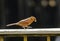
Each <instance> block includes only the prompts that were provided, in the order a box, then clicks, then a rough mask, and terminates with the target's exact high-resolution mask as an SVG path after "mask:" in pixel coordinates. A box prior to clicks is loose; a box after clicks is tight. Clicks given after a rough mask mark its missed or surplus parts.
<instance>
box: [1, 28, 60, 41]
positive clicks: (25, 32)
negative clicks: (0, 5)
mask: <svg viewBox="0 0 60 41" xmlns="http://www.w3.org/2000/svg"><path fill="white" fill-rule="evenodd" d="M56 34H59V35H60V28H49V29H48V28H47V29H0V35H2V36H1V37H0V41H4V39H3V37H4V36H6V37H7V36H8V37H9V36H10V37H14V36H16V37H19V36H20V37H24V41H27V37H28V36H32V37H40V36H43V37H45V36H46V37H47V41H51V40H50V36H51V35H52V36H56Z"/></svg>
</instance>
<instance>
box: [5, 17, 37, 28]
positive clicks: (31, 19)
mask: <svg viewBox="0 0 60 41" xmlns="http://www.w3.org/2000/svg"><path fill="white" fill-rule="evenodd" d="M36 21H37V19H36V17H34V16H30V17H28V18H26V19H23V20H20V21H18V22H16V23H12V24H8V25H6V26H12V25H18V26H21V27H22V28H24V29H25V28H29V27H30V25H31V24H32V23H33V22H36Z"/></svg>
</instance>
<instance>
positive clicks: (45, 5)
mask: <svg viewBox="0 0 60 41" xmlns="http://www.w3.org/2000/svg"><path fill="white" fill-rule="evenodd" d="M30 16H35V17H36V18H37V22H36V23H33V24H31V26H32V29H34V28H59V27H60V0H0V29H22V28H21V27H18V26H10V27H6V25H7V24H10V23H15V22H17V21H20V20H22V19H24V18H27V17H30ZM30 38H31V39H30ZM29 39H30V40H29ZM19 40H21V41H23V37H21V38H20V37H17V38H16V37H6V38H5V41H19ZM33 40H34V41H37V40H38V41H40V40H41V41H46V37H37V38H36V37H35V38H34V37H28V41H33ZM51 41H55V37H51Z"/></svg>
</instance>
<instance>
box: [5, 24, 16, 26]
mask: <svg viewBox="0 0 60 41" xmlns="http://www.w3.org/2000/svg"><path fill="white" fill-rule="evenodd" d="M13 25H17V23H12V24H8V25H6V26H13Z"/></svg>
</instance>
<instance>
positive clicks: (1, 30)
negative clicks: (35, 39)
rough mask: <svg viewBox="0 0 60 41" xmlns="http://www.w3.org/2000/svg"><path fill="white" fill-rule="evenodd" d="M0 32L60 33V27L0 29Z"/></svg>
mask: <svg viewBox="0 0 60 41" xmlns="http://www.w3.org/2000/svg"><path fill="white" fill-rule="evenodd" d="M0 34H60V28H49V29H48V28H47V29H0Z"/></svg>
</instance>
